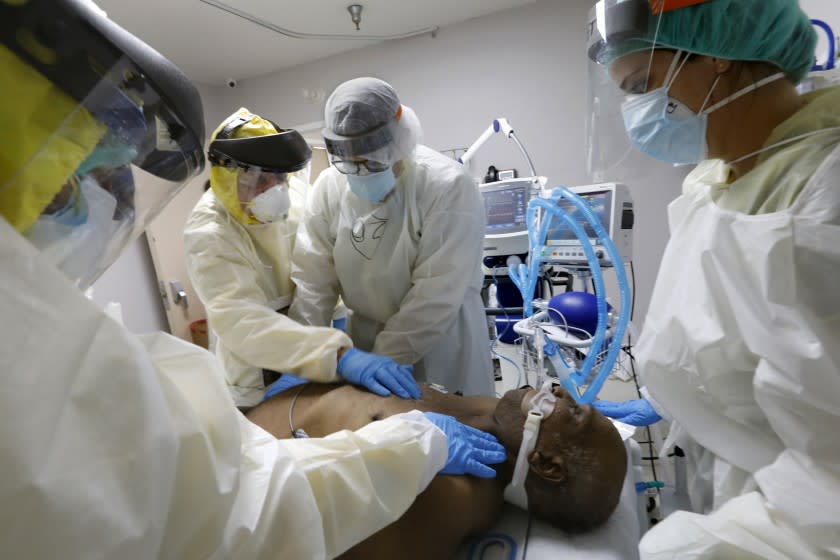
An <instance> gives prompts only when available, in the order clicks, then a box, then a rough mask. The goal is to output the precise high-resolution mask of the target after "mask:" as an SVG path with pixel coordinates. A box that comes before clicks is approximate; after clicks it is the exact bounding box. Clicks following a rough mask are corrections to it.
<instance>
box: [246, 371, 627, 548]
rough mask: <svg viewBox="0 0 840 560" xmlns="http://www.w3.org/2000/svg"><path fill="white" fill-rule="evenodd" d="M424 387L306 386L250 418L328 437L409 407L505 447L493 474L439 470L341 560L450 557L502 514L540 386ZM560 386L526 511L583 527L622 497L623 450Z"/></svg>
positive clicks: (534, 464)
mask: <svg viewBox="0 0 840 560" xmlns="http://www.w3.org/2000/svg"><path fill="white" fill-rule="evenodd" d="M421 390H422V393H423V395H422V398H421V399H420V400H417V401H411V400H403V399H400V398H397V397H387V398H384V397H380V396H377V395H374V394H372V393H368V392H365V391H363V390H361V389H358V388H356V387H354V386H351V385H319V384H307V385H301V386H298V387H294V388H291V389H290V390H287V391H285V392H282V393H280V394H278V395H276V396H274V397H273V398H271V399H269V400H267V401H265V402H263V403H262V404H261V405H259V406H257V407H256V408H254V409H252V410H251V411H249V412H248V418H249V419H250V420H251V421H252V422H254V423H255V424H257V425H259V426H261V427H262V428H263V429H265V430H267V431H268V432H270V433H272V434H273V435H274V436H275V437H278V438H291V437H292V427H291V426H290V425H289V423H290V422H289V420H290V418H291V419H292V423H293V424H294V429H303V430H304V431H305V432H306V434H308V435H309V436H310V437H323V436H326V435H328V434H331V433H333V432H337V431H340V430H344V429H347V430H356V429H358V428H361V427H362V426H364V425H365V424H368V423H370V422H374V421H376V420H380V419H382V418H385V417H387V416H391V415H393V414H399V413H402V412H407V411H409V410H413V409H417V410H421V411H424V412H425V411H432V412H440V413H442V414H449V415H451V416H454V417H456V418H457V419H458V420H460V421H461V422H463V423H465V424H467V425H470V426H473V427H475V428H478V429H481V430H484V431H486V432H489V433H491V434H493V435H495V436H496V437H497V438H498V439H499V441H500V442H501V443H502V444H503V445H504V446H505V448H506V449H507V451H508V460H507V462H505V463H503V464H501V465H497V466H496V470H497V473H498V476H497V477H496V478H495V479H478V478H474V477H470V476H443V475H438V476H437V477H435V479H434V480H433V481H432V483H431V484H430V485H429V486H428V488H427V489H426V490H425V491H424V492H423V493H421V494H420V495H419V496H418V497H417V500H415V502H414V504H412V506H411V508H409V510H408V511H407V512H406V513H405V514H404V515H403V516H402V517H401V518H400V519H399V520H398V521H396V522H394V523H392V524H391V525H389V526H388V527H386V528H384V529H383V530H381V531H379V532H378V533H376V534H375V535H373V536H371V537H370V538H368V539H367V540H365V541H363V542H362V543H360V544H358V545H357V546H355V547H353V548H352V549H350V550H349V551H347V552H346V553H345V554H344V555H343V556H342V558H348V559H349V558H365V559H376V558H404V559H408V558H423V559H428V558H449V557H451V556H452V555H454V554H455V552H456V550H457V548H458V545H459V544H460V543H461V541H462V540H463V539H464V538H466V537H468V536H470V535H474V534H477V533H480V532H482V531H486V530H488V529H489V528H490V527H492V525H493V523H494V521H495V520H496V518H497V517H498V515H499V513H500V511H501V507H502V501H503V498H502V493H503V490H504V487H505V486H506V485H507V484H508V482H509V481H510V479H511V477H512V475H513V464H514V461H515V460H516V454H517V453H518V451H519V446H520V444H521V442H522V428H523V425H524V422H525V417H526V414H527V411H528V402H529V399H530V397H531V396H532V395H533V394H534V393H535V390H533V389H531V390H529V389H519V390H515V391H509V392H507V393H505V395H504V396H503V397H502V398H501V399H496V398H490V397H461V396H457V395H450V394H443V393H440V392H438V391H436V390H434V389H432V388H430V387H428V386H421ZM554 393H555V395H556V396H557V397H558V399H557V402H556V404H555V407H554V412H553V413H552V414H551V415H550V416H548V417H547V418H546V419H545V420H543V422H542V426H541V428H540V433H539V436H538V439H537V445H536V448H535V449H534V451H533V452H532V453H531V455H530V457H529V463H530V471H529V473H528V478H527V479H526V483H525V487H526V491H527V494H528V504H529V510H530V511H531V512H532V513H533V514H534V515H536V516H537V517H539V518H541V519H543V520H544V521H547V522H548V523H551V524H552V525H554V526H555V527H557V528H559V529H562V530H564V531H568V532H583V531H587V530H590V529H593V528H595V527H597V526H598V525H600V524H601V523H603V522H604V521H606V520H607V518H608V517H609V516H610V514H611V513H612V511H613V510H614V509H615V507H616V505H617V504H618V501H619V498H620V494H621V488H622V485H623V482H624V476H625V472H626V455H625V449H624V445H623V443H622V441H621V437H620V436H619V434H618V432H617V431H616V429H615V427H613V425H612V423H611V422H610V421H609V420H608V419H607V418H605V417H604V416H602V415H601V414H600V413H599V412H598V411H596V410H595V409H593V408H592V407H589V406H578V405H577V404H575V401H574V400H573V399H572V398H571V397H570V396H569V395H568V394H566V392H565V391H563V390H562V389H561V388H559V387H556V388H555V390H554ZM295 397H296V398H295ZM290 406H291V407H293V409H292V416H290V414H289V408H290Z"/></svg>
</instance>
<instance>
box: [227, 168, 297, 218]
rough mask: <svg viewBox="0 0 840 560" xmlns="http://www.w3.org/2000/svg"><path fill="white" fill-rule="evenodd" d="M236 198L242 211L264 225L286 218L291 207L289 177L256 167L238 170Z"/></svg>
mask: <svg viewBox="0 0 840 560" xmlns="http://www.w3.org/2000/svg"><path fill="white" fill-rule="evenodd" d="M236 185H237V196H238V197H239V202H240V204H241V205H242V209H243V210H245V211H246V212H248V213H249V214H250V215H251V216H253V217H254V218H256V219H257V220H259V221H260V222H262V223H264V224H268V223H272V222H275V221H278V220H281V219H283V218H285V217H286V215H287V214H288V212H289V207H290V206H291V199H290V198H289V175H288V174H286V173H276V172H273V171H263V170H262V169H259V168H257V167H252V168H250V169H248V170H240V171H239V175H238V177H237V182H236Z"/></svg>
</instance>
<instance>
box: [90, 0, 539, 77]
mask: <svg viewBox="0 0 840 560" xmlns="http://www.w3.org/2000/svg"><path fill="white" fill-rule="evenodd" d="M95 1H96V4H97V5H99V6H100V7H101V8H102V9H103V10H105V11H106V12H107V13H108V16H109V17H110V18H111V19H113V20H114V21H116V22H117V23H119V24H120V25H121V26H123V27H125V28H126V29H127V30H129V31H131V32H132V33H134V34H135V35H137V36H138V37H140V38H141V39H143V40H144V41H146V42H147V43H149V44H150V45H152V46H153V47H154V48H155V49H157V50H158V51H160V52H161V53H163V54H164V55H165V56H166V57H167V58H169V59H170V60H172V61H173V62H174V63H175V64H177V65H178V66H180V67H181V69H182V70H184V72H186V73H187V75H188V76H189V77H190V78H191V79H193V80H195V81H198V82H203V83H206V84H214V85H221V84H223V83H225V82H226V81H227V80H228V79H230V78H233V79H237V80H242V79H245V78H250V77H254V76H258V75H260V74H266V73H269V72H273V71H276V70H280V69H282V68H288V67H291V66H296V65H298V64H303V63H305V62H310V61H313V60H317V59H319V58H324V57H326V56H330V55H333V54H338V53H341V52H346V51H349V50H353V49H357V48H361V47H364V46H367V45H372V44H376V43H378V42H381V40H378V39H372V40H350V39H343V40H332V39H330V40H327V39H317V40H312V39H293V38H289V37H286V36H283V35H281V34H279V33H277V32H275V31H272V30H269V29H266V28H265V27H262V26H260V25H257V24H255V23H253V22H251V21H248V20H246V19H243V18H241V17H239V16H236V15H233V14H231V13H228V12H225V11H222V10H220V9H219V8H217V7H215V6H211V5H209V4H206V3H204V2H201V0H95ZM218 1H222V2H223V3H225V4H227V5H229V6H231V7H233V8H235V9H236V10H239V11H242V12H245V13H247V14H250V15H252V16H254V17H256V18H259V19H261V20H265V21H267V22H269V23H270V24H273V25H275V26H278V27H282V28H286V29H290V30H293V31H295V32H299V33H308V34H340V35H356V34H358V35H374V36H383V35H396V34H403V33H408V32H412V31H415V30H418V29H423V28H429V27H443V26H446V25H451V24H453V23H457V22H461V21H465V20H468V19H472V18H476V17H479V16H483V15H486V14H490V13H493V12H497V11H501V10H505V9H508V8H513V7H516V6H523V5H526V4H531V3H533V2H535V1H536V0H218ZM354 3H358V4H362V6H363V10H362V23H361V30H360V31H358V32H357V31H356V29H355V26H354V25H353V24H352V22H351V20H350V14H349V13H348V11H347V6H348V5H350V4H354Z"/></svg>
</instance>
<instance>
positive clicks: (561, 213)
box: [460, 118, 633, 404]
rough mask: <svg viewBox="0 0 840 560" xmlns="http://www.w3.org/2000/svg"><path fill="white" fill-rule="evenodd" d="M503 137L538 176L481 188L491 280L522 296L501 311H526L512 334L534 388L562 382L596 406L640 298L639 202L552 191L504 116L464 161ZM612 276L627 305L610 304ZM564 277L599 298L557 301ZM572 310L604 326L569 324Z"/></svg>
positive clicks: (620, 195)
mask: <svg viewBox="0 0 840 560" xmlns="http://www.w3.org/2000/svg"><path fill="white" fill-rule="evenodd" d="M497 132H501V133H503V134H504V135H505V136H506V137H507V138H510V139H512V140H514V142H515V143H516V145H517V147H518V148H519V149H520V151H521V152H522V154H523V156H524V157H525V159H526V160H527V162H528V167H529V170H530V172H531V176H530V177H525V178H511V179H506V180H502V181H496V182H491V183H484V184H481V185H479V191H480V192H481V195H482V197H483V198H484V204H485V211H486V215H487V230H486V234H485V241H484V267H485V269H484V271H485V275H486V276H490V275H492V276H493V279H494V280H496V278H497V277H498V276H507V277H509V279H510V281H512V283H513V285H514V286H515V287H516V289H517V290H518V292H519V293H518V295H519V298H521V299H517V302H521V306H522V308H521V310H520V309H519V308H518V307H515V306H510V305H506V302H503V301H502V299H503V298H502V297H499V298H498V299H499V301H500V303H501V305H500V306H499V307H500V308H501V309H502V310H503V311H506V312H509V313H516V312H518V311H521V315H520V318H519V320H518V321H517V322H516V323H515V324H514V325H513V330H514V331H515V333H516V334H517V335H519V337H521V338H522V339H523V342H524V344H523V352H524V354H525V356H524V360H523V365H524V366H525V368H526V370H529V371H533V373H534V374H535V376H536V378H535V379H534V380H533V383H532V384H533V385H535V386H538V387H539V386H541V385H542V383H543V381H544V379H546V378H547V377H553V378H555V379H556V380H557V381H559V382H560V383H562V384H563V386H564V388H565V389H566V390H567V391H569V393H570V394H572V396H573V397H574V398H575V399H576V400H578V401H579V402H581V403H584V404H589V403H591V402H592V401H593V400H595V398H596V396H597V394H598V392H599V391H600V389H601V387H602V386H603V384H604V381H605V380H606V378H607V377H608V376H609V374H610V372H611V371H612V369H613V366H614V365H615V362H616V359H617V358H618V355H619V352H620V351H621V344H622V341H623V340H624V335H625V332H626V330H627V328H628V323H629V320H630V312H631V302H632V294H631V290H630V286H629V283H628V280H627V274H626V272H625V269H624V262H625V261H628V260H630V258H631V257H632V246H633V201H632V199H631V198H630V194H629V191H628V189H627V187H626V186H624V185H621V184H618V183H605V184H600V185H589V186H582V187H572V188H564V187H558V188H555V189H546V185H547V184H548V182H547V180H546V178H544V177H539V176H537V174H536V170H535V169H534V166H533V163H532V161H531V158H530V156H529V155H528V152H527V151H526V149H525V147H524V146H523V145H522V143H521V142H520V141H519V139H518V137H517V136H516V134H515V133H514V130H513V127H512V126H511V125H510V123H509V122H508V121H507V119H504V118H497V119H495V120H494V121H493V123H492V124H491V125H490V126H489V127H488V128H487V130H485V131H484V132H483V133H482V134H481V136H480V137H479V138H478V139H477V140H476V142H475V143H474V144H473V145H472V146H471V147H470V148H469V149H468V150H467V152H466V153H465V154H464V155H463V156H462V157H461V159H460V161H461V162H462V163H464V164H465V165H468V164H469V162H470V160H471V159H472V157H473V156H474V155H475V153H476V151H477V150H478V149H479V148H480V147H481V146H482V145H484V143H486V142H487V140H488V139H489V138H490V137H491V136H492V135H493V134H495V133H497ZM604 268H613V269H614V271H615V277H616V282H617V284H618V291H619V295H620V301H619V303H618V305H615V306H610V305H608V303H607V297H606V293H607V291H606V287H605V283H604V276H603V272H602V270H603V269H604ZM558 270H559V271H561V272H563V273H564V274H565V275H566V278H567V282H568V283H567V287H568V286H569V285H570V283H571V282H572V280H571V278H572V276H574V277H577V278H578V279H580V280H581V282H580V283H581V284H582V285H583V287H584V290H586V289H587V285H588V284H590V283H591V285H592V287H593V293H590V294H589V296H590V297H588V298H587V297H585V296H579V297H577V299H575V298H574V297H565V298H552V300H551V302H549V301H548V300H547V299H546V298H547V296H549V293H547V292H550V291H551V286H552V285H553V284H554V283H553V282H551V281H550V279H551V278H552V277H553V276H554V274H555V273H556V272H557V271H558ZM546 285H547V286H548V289H547V290H546V289H544V286H546ZM503 287H504V286H502V287H500V288H498V292H501V291H502V288H503ZM501 295H505V294H501V293H500V296H501ZM507 296H508V299H510V297H509V294H507ZM570 304H572V305H573V307H574V308H576V310H577V311H578V312H580V311H583V314H586V311H588V312H589V313H590V315H592V314H593V313H597V321H594V324H592V325H591V326H590V328H588V329H587V328H583V327H582V326H581V324H580V323H579V321H575V320H573V319H571V318H570V317H568V316H567V315H569V311H572V313H571V314H573V315H574V314H575V313H574V310H569V309H567V308H568V306H569V305H570ZM582 308H588V309H582ZM491 313H493V314H497V315H498V311H492V312H491ZM578 314H581V313H578ZM507 319H508V321H510V318H509V317H508V318H507ZM590 323H591V321H590ZM497 328H498V322H497ZM529 371H526V377H527V373H528V372H529ZM528 382H531V381H530V380H529V381H528Z"/></svg>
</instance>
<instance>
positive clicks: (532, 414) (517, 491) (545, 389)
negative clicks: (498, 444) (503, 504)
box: [504, 380, 557, 511]
mask: <svg viewBox="0 0 840 560" xmlns="http://www.w3.org/2000/svg"><path fill="white" fill-rule="evenodd" d="M552 388H553V384H552V383H551V381H550V380H547V381H546V382H545V383H543V386H542V387H541V388H540V390H539V391H538V392H537V394H536V395H534V397H533V398H532V399H531V409H530V410H529V411H528V417H527V418H526V419H525V426H524V427H523V429H522V443H521V444H520V446H519V453H518V454H517V456H516V464H515V467H514V469H513V478H512V479H511V481H510V484H508V485H507V486H506V487H505V491H504V497H505V501H507V502H509V503H511V504H513V505H515V506H517V507H519V508H521V509H523V510H525V511H527V510H528V494H527V492H526V491H525V479H526V478H527V477H528V470H529V469H530V465H529V463H528V456H529V455H530V454H531V452H533V451H534V448H535V447H536V446H537V436H539V433H540V424H541V423H542V421H543V419H544V418H548V417H549V416H550V415H551V413H552V412H554V405H555V403H556V402H557V397H556V396H554V393H553V392H552Z"/></svg>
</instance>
